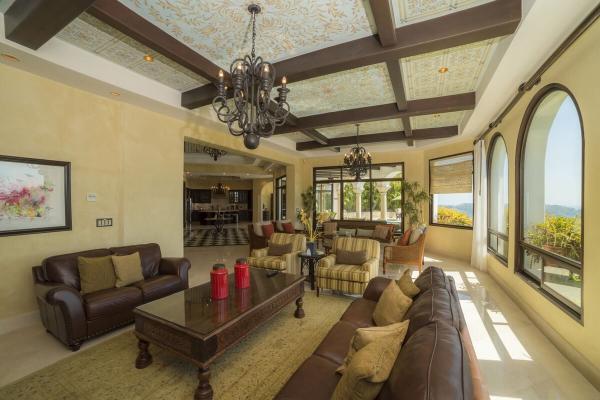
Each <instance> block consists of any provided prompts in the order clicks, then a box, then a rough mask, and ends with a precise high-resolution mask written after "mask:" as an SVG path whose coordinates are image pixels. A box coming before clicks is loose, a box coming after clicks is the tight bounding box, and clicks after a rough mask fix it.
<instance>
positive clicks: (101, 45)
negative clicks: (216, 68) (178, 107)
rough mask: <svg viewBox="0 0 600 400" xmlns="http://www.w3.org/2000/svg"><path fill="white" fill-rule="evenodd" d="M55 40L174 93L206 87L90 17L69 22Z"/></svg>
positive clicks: (182, 68) (199, 77) (182, 70)
mask: <svg viewBox="0 0 600 400" xmlns="http://www.w3.org/2000/svg"><path fill="white" fill-rule="evenodd" d="M58 37H59V38H60V39H62V40H64V41H66V42H68V43H71V44H73V45H75V46H77V47H80V48H82V49H84V50H87V51H90V52H92V53H96V54H98V55H99V56H101V57H103V58H106V59H107V60H110V61H112V62H114V63H116V64H119V65H121V66H123V67H126V68H129V69H131V70H133V71H135V72H137V73H139V74H141V75H144V76H146V77H148V78H150V79H153V80H155V81H157V82H160V83H162V84H164V85H166V86H169V87H171V88H173V89H177V90H181V91H184V90H188V89H192V88H195V87H198V86H201V85H205V84H207V83H208V81H207V80H206V79H204V78H202V77H201V76H199V75H197V74H195V73H194V72H192V71H190V70H188V69H187V68H184V67H182V66H181V65H179V64H177V63H175V62H174V61H172V60H171V59H169V58H167V57H165V56H163V55H161V54H157V53H156V52H155V51H153V50H151V49H149V48H148V47H146V46H144V45H142V44H141V43H139V42H137V41H136V40H134V39H132V38H130V37H128V36H126V35H124V34H123V33H121V32H119V31H117V30H116V29H113V28H112V27H110V26H108V25H106V24H105V23H103V22H101V21H100V20H98V19H96V18H94V17H92V16H91V15H89V14H83V15H82V16H80V17H79V18H77V19H76V20H74V21H73V22H71V23H70V24H69V25H67V26H66V27H65V28H64V29H63V30H62V31H61V32H60V33H59V34H58ZM146 54H150V55H152V56H153V57H154V61H153V62H147V61H144V58H143V57H144V55H146Z"/></svg>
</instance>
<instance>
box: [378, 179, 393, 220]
mask: <svg viewBox="0 0 600 400" xmlns="http://www.w3.org/2000/svg"><path fill="white" fill-rule="evenodd" d="M375 187H376V188H377V191H378V192H379V197H380V198H381V202H380V206H379V208H380V209H381V210H380V211H379V213H380V214H379V215H380V217H379V218H380V219H382V220H386V219H387V192H388V190H390V183H389V182H377V185H376V186H375Z"/></svg>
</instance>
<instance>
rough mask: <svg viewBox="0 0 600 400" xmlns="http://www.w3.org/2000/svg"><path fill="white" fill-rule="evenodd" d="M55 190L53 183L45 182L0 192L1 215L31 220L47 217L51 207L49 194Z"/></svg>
mask: <svg viewBox="0 0 600 400" xmlns="http://www.w3.org/2000/svg"><path fill="white" fill-rule="evenodd" d="M53 190H54V188H53V185H52V184H43V185H40V186H37V187H22V188H18V189H12V190H10V191H7V192H0V216H2V215H5V216H7V217H9V218H29V219H30V220H31V219H34V218H42V217H45V216H46V214H47V213H48V211H50V209H51V208H50V207H49V206H48V205H47V204H46V202H47V194H48V193H50V192H52V191H53Z"/></svg>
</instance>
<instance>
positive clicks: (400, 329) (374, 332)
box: [336, 320, 409, 374]
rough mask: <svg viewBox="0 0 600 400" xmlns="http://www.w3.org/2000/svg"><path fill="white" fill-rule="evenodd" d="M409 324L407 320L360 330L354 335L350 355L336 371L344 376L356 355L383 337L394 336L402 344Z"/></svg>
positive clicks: (349, 350)
mask: <svg viewBox="0 0 600 400" xmlns="http://www.w3.org/2000/svg"><path fill="white" fill-rule="evenodd" d="M408 324H409V320H406V321H402V322H398V323H397V324H391V325H387V326H369V327H367V328H358V329H357V330H356V332H355V333H354V336H353V337H352V340H350V349H348V354H347V355H346V358H345V359H344V362H343V363H342V365H340V366H339V368H338V369H337V370H336V371H337V372H339V373H340V374H343V373H344V371H345V370H346V368H348V365H349V364H350V362H351V361H352V357H354V354H355V353H356V352H357V351H358V350H360V349H362V348H363V347H365V346H366V345H368V344H369V343H371V342H373V341H375V340H378V339H381V338H383V337H388V336H393V337H395V338H396V339H397V340H399V341H400V342H402V341H403V340H404V337H405V336H406V332H407V331H408Z"/></svg>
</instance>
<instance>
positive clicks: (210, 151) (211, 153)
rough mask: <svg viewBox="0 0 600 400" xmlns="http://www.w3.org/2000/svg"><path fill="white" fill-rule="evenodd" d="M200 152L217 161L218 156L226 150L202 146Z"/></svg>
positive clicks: (221, 155)
mask: <svg viewBox="0 0 600 400" xmlns="http://www.w3.org/2000/svg"><path fill="white" fill-rule="evenodd" d="M202 152H203V153H206V154H208V155H209V156H211V157H212V159H213V160H215V161H217V160H218V159H219V158H221V157H223V156H224V155H225V154H227V152H226V151H225V150H220V149H215V148H214V147H208V146H204V147H203V148H202Z"/></svg>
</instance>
